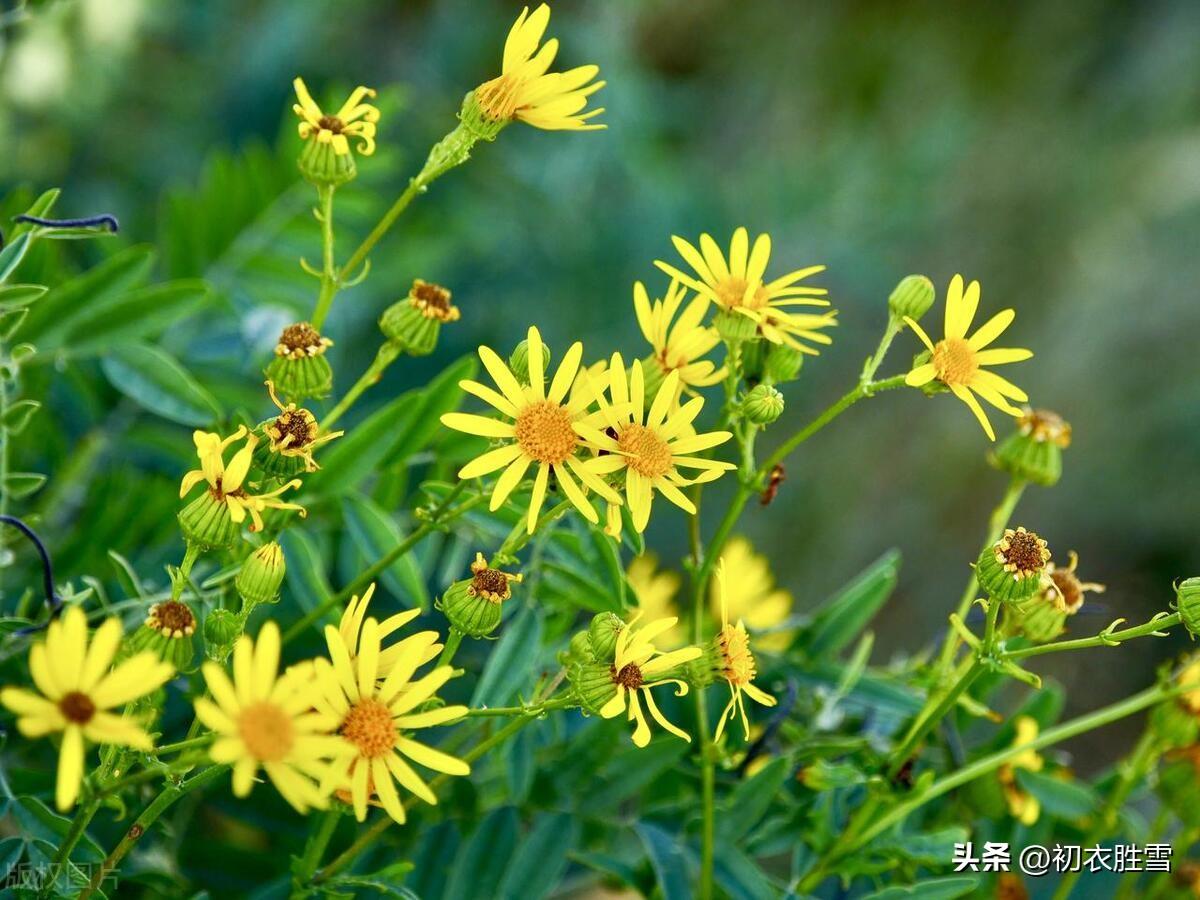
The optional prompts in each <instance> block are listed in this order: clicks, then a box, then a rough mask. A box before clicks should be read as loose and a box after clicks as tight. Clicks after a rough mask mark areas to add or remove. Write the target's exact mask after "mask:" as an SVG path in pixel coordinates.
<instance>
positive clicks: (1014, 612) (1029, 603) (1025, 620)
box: [1008, 589, 1067, 644]
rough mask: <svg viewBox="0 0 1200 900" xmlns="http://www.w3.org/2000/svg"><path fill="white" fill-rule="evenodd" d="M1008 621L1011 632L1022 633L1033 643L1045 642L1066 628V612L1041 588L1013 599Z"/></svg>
mask: <svg viewBox="0 0 1200 900" xmlns="http://www.w3.org/2000/svg"><path fill="white" fill-rule="evenodd" d="M1008 623H1009V629H1008V630H1009V631H1010V632H1011V633H1014V634H1022V635H1024V636H1025V637H1027V638H1029V640H1031V641H1033V642H1034V643H1035V644H1046V643H1049V642H1050V641H1052V640H1054V639H1055V638H1056V637H1058V636H1059V635H1060V634H1062V633H1063V631H1064V630H1065V629H1066V625H1067V613H1066V611H1065V610H1063V609H1061V608H1060V607H1058V606H1057V605H1056V604H1055V603H1054V600H1053V597H1047V592H1046V590H1045V589H1042V590H1038V591H1036V592H1035V593H1034V594H1033V596H1031V597H1026V598H1025V599H1023V600H1016V601H1014V602H1013V606H1012V608H1011V614H1010V617H1009V620H1008Z"/></svg>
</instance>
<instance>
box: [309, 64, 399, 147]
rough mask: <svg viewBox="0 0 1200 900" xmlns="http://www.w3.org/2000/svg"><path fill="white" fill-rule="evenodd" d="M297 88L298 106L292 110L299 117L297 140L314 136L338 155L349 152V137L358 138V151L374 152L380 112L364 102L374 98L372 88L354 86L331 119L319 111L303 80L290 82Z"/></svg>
mask: <svg viewBox="0 0 1200 900" xmlns="http://www.w3.org/2000/svg"><path fill="white" fill-rule="evenodd" d="M292 86H293V87H294V88H295V89H296V99H297V100H299V101H300V102H299V103H296V104H294V105H293V106H292V110H293V111H294V112H295V113H296V115H298V116H299V117H300V125H299V131H300V137H301V138H302V139H303V140H308V139H309V138H310V137H315V138H316V141H317V143H319V144H329V145H331V146H332V147H333V150H334V152H335V153H336V154H337V155H338V156H345V155H346V154H347V153H349V152H350V140H349V139H350V138H357V139H358V152H359V153H361V154H362V155H363V156H370V155H371V154H372V153H374V152H375V123H376V122H378V121H379V110H378V109H377V108H376V107H374V106H371V105H370V104H369V103H363V100H364V99H365V98H367V97H374V96H375V92H374V91H373V90H371V88H367V87H361V86H360V87H356V88H355V89H354V92H353V93H352V94H351V95H350V98H349V99H348V100H347V101H346V102H345V103H343V104H342V108H341V109H339V110H338V111H337V112H336V113H334V114H333V115H332V116H327V115H326V114H325V113H323V112H321V107H319V106H317V104H316V102H315V101H314V100H313V98H312V95H311V94H310V93H309V92H308V88H307V87H305V85H304V79H303V78H297V79H296V80H295V81H293V82H292Z"/></svg>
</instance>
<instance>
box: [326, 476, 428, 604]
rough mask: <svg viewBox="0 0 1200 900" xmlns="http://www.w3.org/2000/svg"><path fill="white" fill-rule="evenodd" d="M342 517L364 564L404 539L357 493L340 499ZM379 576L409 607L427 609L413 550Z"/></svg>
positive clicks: (426, 599) (422, 581)
mask: <svg viewBox="0 0 1200 900" xmlns="http://www.w3.org/2000/svg"><path fill="white" fill-rule="evenodd" d="M342 516H343V518H344V519H345V520H346V528H347V531H348V532H349V534H350V539H351V540H352V541H354V544H355V546H356V547H357V548H358V550H359V552H360V553H361V554H362V555H363V556H364V557H365V558H366V560H367V562H368V564H370V563H374V562H375V560H377V559H380V558H381V557H383V556H385V555H386V554H387V553H388V552H389V551H390V550H391V549H392V548H393V547H395V546H396V545H397V544H399V543H400V542H401V541H403V540H404V535H403V534H402V533H401V531H400V526H399V525H397V524H396V522H395V521H394V520H393V519H392V518H391V516H389V515H388V514H387V513H385V512H384V511H383V510H382V509H380V508H379V507H378V506H377V505H376V504H375V503H373V502H372V501H371V500H369V499H368V498H366V497H364V496H362V495H361V494H354V495H351V496H349V497H346V498H345V499H344V500H343V501H342ZM380 577H381V578H382V580H383V582H384V585H385V586H386V587H387V589H388V591H390V592H391V593H393V594H395V595H396V596H397V597H404V598H406V599H407V600H408V601H409V602H410V604H411V605H412V606H419V607H421V608H422V609H428V608H429V592H428V591H427V590H426V588H425V576H424V575H422V574H421V567H420V566H419V565H418V564H417V558H416V554H415V553H414V552H412V551H410V552H408V553H406V554H404V555H403V556H401V557H400V558H399V559H397V560H396V561H395V562H394V563H392V564H391V565H390V566H388V567H387V568H386V569H384V570H383V573H382V575H381V576H380Z"/></svg>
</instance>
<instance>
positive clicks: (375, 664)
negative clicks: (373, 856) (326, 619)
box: [314, 619, 471, 823]
mask: <svg viewBox="0 0 1200 900" xmlns="http://www.w3.org/2000/svg"><path fill="white" fill-rule="evenodd" d="M380 632H381V628H380V625H379V623H378V622H376V621H375V620H374V619H367V620H366V622H365V623H363V626H362V632H361V634H360V635H359V643H358V655H357V656H356V657H355V658H353V659H351V655H350V648H349V646H347V644H346V642H345V640H344V639H343V637H342V635H341V634H340V633H339V632H338V631H337V629H335V628H334V627H333V626H332V625H329V626H327V627H326V628H325V641H326V643H327V644H328V646H329V657H330V659H318V660H317V661H316V669H315V671H316V684H317V688H318V691H317V692H316V694H315V697H314V702H315V703H316V705H317V708H318V709H319V710H320V711H321V712H322V714H324V715H325V716H328V717H330V718H332V719H333V720H335V721H336V722H337V723H338V724H337V729H338V732H339V733H340V734H341V736H342V740H343V741H344V742H345V743H346V746H347V747H348V748H349V750H350V756H349V761H348V763H346V764H339V765H338V767H337V768H336V769H332V770H330V772H329V773H328V775H327V777H326V779H325V783H324V786H325V788H326V789H335V790H340V791H348V792H349V795H350V802H351V803H352V804H353V805H354V814H355V816H357V818H358V820H359V821H360V822H361V821H363V819H365V818H366V817H367V805H368V803H369V802H370V800H371V798H372V797H378V799H379V802H380V803H381V804H382V806H383V808H384V809H385V810H386V811H387V814H388V815H389V816H391V817H392V818H393V819H395V820H396V821H397V822H401V823H403V822H404V819H405V815H404V807H403V805H402V804H401V803H400V796H399V793H398V792H397V791H396V784H395V783H397V782H398V783H399V784H400V785H401V786H402V787H405V788H407V789H408V790H409V791H411V792H412V793H414V794H416V795H417V796H418V797H420V798H421V799H422V800H424V801H425V802H426V803H437V797H436V796H435V795H434V793H433V791H431V790H430V789H429V786H428V785H427V784H426V783H425V782H424V781H423V780H422V779H421V777H420V776H419V775H418V774H417V773H416V772H415V771H414V770H413V768H412V767H411V766H410V765H409V764H408V763H407V762H405V758H406V757H407V759H410V760H412V761H413V762H416V763H419V764H420V765H422V766H425V767H426V768H429V769H433V770H434V771H436V772H444V773H445V774H447V775H469V774H470V772H471V767H470V766H469V765H468V764H467V763H465V762H463V761H462V760H460V759H457V758H455V757H453V756H450V755H449V754H446V753H443V752H441V751H440V750H435V749H433V748H432V747H429V746H426V745H425V744H422V743H419V742H417V741H415V740H413V739H412V738H411V737H409V736H408V733H409V732H411V731H414V730H416V729H419V728H429V727H430V726H433V725H445V724H446V723H448V722H452V721H454V720H455V719H461V718H462V717H463V716H464V715H466V712H467V708H466V707H465V706H442V707H437V708H434V709H428V710H424V711H420V712H417V711H415V710H416V709H417V707H418V706H421V705H422V704H423V703H425V701H427V700H429V699H430V698H431V697H433V696H434V694H436V692H437V691H438V689H439V688H441V687H442V685H444V684H445V683H446V682H447V681H449V680H450V678H451V677H452V676H453V675H454V667H453V666H439V667H438V668H436V669H434V670H433V671H432V672H430V673H429V674H428V675H425V676H424V677H422V678H419V679H417V680H416V681H413V680H412V677H413V673H414V672H416V670H417V668H418V667H419V666H420V665H421V663H422V661H423V659H424V656H423V654H422V653H421V651H420V648H419V647H418V646H415V645H414V646H411V647H410V648H409V650H408V652H406V653H405V655H404V656H402V657H400V658H399V659H397V660H395V662H394V664H393V666H392V669H391V672H390V673H389V674H388V675H387V677H386V678H384V679H383V680H382V681H380V680H379V679H380V675H381V670H380V665H379V664H380V658H381V649H380V641H381V635H380ZM330 660H332V662H331V661H330Z"/></svg>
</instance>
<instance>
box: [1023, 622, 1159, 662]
mask: <svg viewBox="0 0 1200 900" xmlns="http://www.w3.org/2000/svg"><path fill="white" fill-rule="evenodd" d="M1181 621H1182V618H1181V616H1180V615H1179V613H1170V614H1167V613H1159V617H1155V618H1153V619H1151V620H1150V621H1149V622H1146V623H1144V624H1142V625H1135V626H1133V627H1132V628H1126V629H1123V630H1122V631H1112V630H1108V629H1106V630H1105V631H1102V632H1100V633H1099V634H1097V635H1093V636H1092V637H1086V638H1076V639H1075V640H1072V641H1055V642H1054V643H1052V644H1038V645H1036V646H1033V647H1022V648H1021V649H1020V650H1008V651H1006V652H1005V653H1004V654H1002V655H1003V657H1004V658H1005V659H1023V658H1024V657H1027V656H1041V655H1042V654H1043V653H1058V652H1060V651H1063V650H1086V649H1088V648H1089V647H1115V646H1116V645H1117V644H1120V643H1123V642H1124V641H1128V640H1132V639H1133V638H1139V637H1145V636H1146V635H1151V634H1152V635H1155V636H1159V634H1160V632H1164V631H1166V630H1167V629H1169V628H1174V627H1175V626H1176V625H1178V624H1179V623H1180V622H1181ZM1111 628H1112V626H1111V625H1110V626H1109V629H1111Z"/></svg>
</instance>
